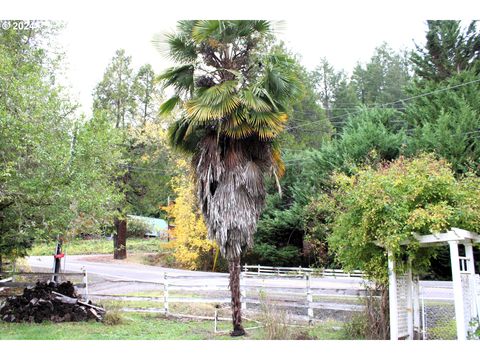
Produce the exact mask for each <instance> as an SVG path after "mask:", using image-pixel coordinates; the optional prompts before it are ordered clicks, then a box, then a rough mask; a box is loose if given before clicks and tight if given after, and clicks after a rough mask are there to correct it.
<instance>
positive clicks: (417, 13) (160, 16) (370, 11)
mask: <svg viewBox="0 0 480 360" xmlns="http://www.w3.org/2000/svg"><path fill="white" fill-rule="evenodd" d="M449 3H450V4H452V2H448V1H435V2H433V1H432V2H430V1H413V0H403V1H401V2H400V1H398V0H397V1H387V0H384V1H379V0H378V1H377V0H368V1H367V0H362V1H359V0H358V1H354V0H348V1H347V0H336V1H335V2H334V3H333V0H332V1H329V2H328V4H327V3H325V1H306V0H296V1H285V0H277V1H275V2H274V1H267V2H265V1H262V0H239V1H229V0H222V1H220V0H215V1H201V0H198V1H194V0H177V1H176V2H172V1H170V2H168V3H166V2H165V1H147V0H135V1H133V0H130V1H116V2H105V1H103V2H102V1H100V0H97V1H92V0H84V1H77V2H75V1H60V0H49V1H42V2H40V1H39V2H35V1H34V0H30V1H18V0H17V2H15V4H9V5H7V9H6V12H5V9H4V8H2V12H1V13H0V18H2V19H8V18H10V19H12V18H24V19H34V18H36V19H53V20H63V21H65V22H66V29H65V30H64V31H63V33H62V34H61V36H60V38H59V41H60V44H61V45H62V46H63V48H64V51H65V52H66V56H67V58H66V60H67V71H66V77H67V78H66V79H63V81H64V82H65V83H67V84H70V85H71V88H72V94H73V95H74V97H75V98H76V99H77V100H78V101H80V103H81V104H82V105H83V111H85V112H87V113H89V111H90V104H91V93H92V90H93V88H94V87H95V85H96V84H97V83H98V82H99V81H100V80H101V79H102V76H103V73H104V70H105V68H106V66H107V65H108V63H109V62H110V60H111V58H112V57H113V55H114V53H115V50H117V49H119V48H124V49H125V50H126V53H127V54H128V55H130V56H132V60H133V65H134V67H136V68H137V67H139V66H140V65H142V64H145V63H150V64H151V65H152V66H153V67H154V69H155V70H156V71H157V72H160V71H162V70H163V69H165V67H167V66H168V65H170V64H169V63H168V61H167V60H166V59H165V58H163V56H162V55H161V54H160V53H159V52H158V51H157V50H156V49H155V48H154V47H153V46H152V44H151V39H152V36H153V35H154V34H155V33H164V32H166V31H170V30H173V29H174V28H175V23H176V21H177V20H181V19H198V18H202V19H204V18H210V19H215V18H227V19H233V18H234V19H243V18H245V19H260V18H263V19H269V20H283V21H284V26H283V27H282V31H281V32H280V33H279V34H278V37H279V38H280V39H283V40H284V41H285V42H286V44H287V46H288V47H289V48H290V49H291V50H293V51H294V52H296V53H298V54H300V55H301V59H302V63H303V65H305V66H306V67H307V68H308V69H313V68H314V67H315V66H316V65H317V64H318V63H319V61H320V59H321V58H322V57H326V58H327V59H328V60H329V61H330V63H332V64H333V65H334V66H335V67H336V68H337V69H345V70H346V71H351V69H352V68H353V66H354V65H355V64H356V62H357V61H362V62H365V61H367V60H368V59H369V58H370V56H371V55H372V53H373V50H374V48H375V47H376V46H379V45H380V44H381V43H382V42H387V43H388V44H389V45H390V46H391V47H392V48H393V49H395V50H399V49H402V48H412V47H413V40H414V39H415V41H416V42H417V43H422V42H423V39H424V34H425V28H426V27H425V20H426V19H435V18H437V19H438V18H469V17H472V18H474V17H475V15H474V14H476V17H477V18H478V15H479V14H480V11H478V10H479V9H480V7H479V5H478V4H477V2H475V1H466V0H457V1H455V6H452V5H449ZM478 3H480V2H478ZM234 7H235V8H234ZM5 15H8V16H5Z"/></svg>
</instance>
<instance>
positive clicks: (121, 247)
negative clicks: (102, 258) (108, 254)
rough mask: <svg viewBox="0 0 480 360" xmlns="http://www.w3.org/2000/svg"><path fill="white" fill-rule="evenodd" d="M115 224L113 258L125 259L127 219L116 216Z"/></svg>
mask: <svg viewBox="0 0 480 360" xmlns="http://www.w3.org/2000/svg"><path fill="white" fill-rule="evenodd" d="M114 225H115V234H114V235H113V258H114V259H118V260H123V259H126V258H127V220H126V219H118V218H115V220H114Z"/></svg>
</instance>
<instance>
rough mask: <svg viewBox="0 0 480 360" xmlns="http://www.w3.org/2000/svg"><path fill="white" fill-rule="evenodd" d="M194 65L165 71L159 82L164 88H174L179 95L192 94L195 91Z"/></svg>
mask: <svg viewBox="0 0 480 360" xmlns="http://www.w3.org/2000/svg"><path fill="white" fill-rule="evenodd" d="M193 71H194V66H193V65H182V66H178V67H172V68H169V69H167V70H165V71H164V72H163V73H162V74H160V75H159V77H158V80H159V81H161V82H162V83H163V86H164V87H169V86H172V87H173V88H174V89H175V91H176V92H177V93H185V94H188V95H190V94H192V93H193V89H194V81H193Z"/></svg>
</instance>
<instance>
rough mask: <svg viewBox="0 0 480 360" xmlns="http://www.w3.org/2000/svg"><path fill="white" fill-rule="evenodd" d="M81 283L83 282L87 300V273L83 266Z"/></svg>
mask: <svg viewBox="0 0 480 360" xmlns="http://www.w3.org/2000/svg"><path fill="white" fill-rule="evenodd" d="M82 271H83V283H84V284H85V299H86V300H87V301H88V300H89V299H88V273H87V269H86V268H83V269H82Z"/></svg>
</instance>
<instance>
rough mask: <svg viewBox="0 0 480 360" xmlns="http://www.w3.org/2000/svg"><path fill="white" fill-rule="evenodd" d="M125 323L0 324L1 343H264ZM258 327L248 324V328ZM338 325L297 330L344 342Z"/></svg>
mask: <svg viewBox="0 0 480 360" xmlns="http://www.w3.org/2000/svg"><path fill="white" fill-rule="evenodd" d="M122 317H123V322H122V323H120V324H117V325H105V324H103V323H98V322H94V321H90V322H85V323H59V324H55V323H50V322H45V323H42V324H10V323H4V322H0V339H2V340H217V339H218V340H222V339H223V340H226V339H228V340H230V339H235V340H262V339H264V333H263V330H262V329H252V330H247V334H248V336H246V337H241V338H231V337H230V336H229V335H228V334H224V333H222V334H215V333H214V329H213V321H195V320H188V321H187V320H182V319H173V318H165V317H163V316H159V315H151V314H133V313H128V314H122ZM255 325H256V324H255V323H251V322H245V323H244V326H245V327H246V328H248V327H253V326H255ZM335 325H338V323H335V322H326V323H321V324H318V325H315V326H312V327H309V328H295V331H296V332H297V333H298V336H299V338H302V339H303V338H308V339H311V338H315V339H318V340H323V339H325V340H334V339H344V334H343V332H342V331H341V330H340V331H339V330H335V329H334V328H335ZM219 326H220V330H225V331H229V330H230V329H231V323H230V322H220V323H219Z"/></svg>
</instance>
